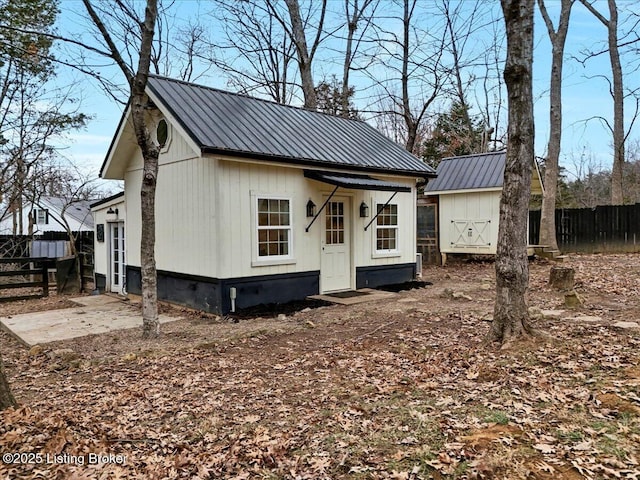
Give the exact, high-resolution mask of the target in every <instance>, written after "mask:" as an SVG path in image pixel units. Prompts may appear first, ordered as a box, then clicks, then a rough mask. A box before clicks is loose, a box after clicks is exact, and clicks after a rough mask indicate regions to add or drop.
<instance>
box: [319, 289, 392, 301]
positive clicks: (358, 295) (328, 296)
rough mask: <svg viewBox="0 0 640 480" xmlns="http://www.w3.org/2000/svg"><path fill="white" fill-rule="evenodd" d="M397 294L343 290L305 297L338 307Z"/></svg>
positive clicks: (369, 290) (364, 290) (368, 290)
mask: <svg viewBox="0 0 640 480" xmlns="http://www.w3.org/2000/svg"><path fill="white" fill-rule="evenodd" d="M396 295H397V293H394V292H385V291H382V290H375V289H373V288H360V289H358V290H344V291H341V292H327V293H322V294H320V295H311V296H309V297H307V298H308V299H310V300H324V301H325V302H331V303H337V304H339V305H355V304H357V303H364V302H371V301H374V300H381V299H384V298H390V297H394V296H396Z"/></svg>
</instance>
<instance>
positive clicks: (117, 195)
mask: <svg viewBox="0 0 640 480" xmlns="http://www.w3.org/2000/svg"><path fill="white" fill-rule="evenodd" d="M118 197H124V192H118V193H116V194H115V195H111V196H109V197H107V198H103V199H102V200H98V201H97V202H93V203H92V204H91V205H89V206H90V207H91V208H95V207H99V206H100V205H103V204H105V203H107V202H110V201H111V200H115V199H116V198H118Z"/></svg>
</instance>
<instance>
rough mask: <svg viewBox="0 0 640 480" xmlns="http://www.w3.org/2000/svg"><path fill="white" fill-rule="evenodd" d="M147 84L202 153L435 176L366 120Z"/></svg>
mask: <svg viewBox="0 0 640 480" xmlns="http://www.w3.org/2000/svg"><path fill="white" fill-rule="evenodd" d="M148 88H149V90H150V92H151V93H153V94H154V96H155V97H157V98H158V99H159V101H160V102H161V103H162V105H163V106H164V107H165V108H166V109H168V110H169V112H170V113H171V115H172V116H173V117H174V118H176V119H177V121H178V122H179V123H180V124H181V127H182V128H183V129H184V130H185V131H186V132H187V134H188V135H189V136H190V137H191V139H192V140H193V141H194V142H195V143H196V144H197V145H198V146H199V147H200V148H201V150H202V151H203V152H204V153H216V154H227V155H241V156H245V157H251V158H257V159H265V160H272V161H278V162H285V163H294V164H300V165H306V166H316V167H321V168H322V167H324V168H337V169H349V170H356V171H368V172H379V173H388V174H396V175H409V176H419V177H433V176H434V175H435V171H434V170H433V168H431V167H430V166H428V165H427V164H425V163H424V162H422V161H421V160H420V159H418V158H417V157H415V156H414V155H412V154H411V153H409V152H407V151H406V150H405V149H404V148H402V147H401V146H400V145H398V144H397V143H395V142H393V141H392V140H390V139H389V138H387V137H385V136H384V135H383V134H382V133H380V132H379V131H378V130H376V129H375V128H373V127H371V126H370V125H368V124H367V123H365V122H362V121H358V120H351V119H347V118H342V117H336V116H332V115H327V114H324V113H320V112H314V111H310V110H305V109H302V108H297V107H291V106H285V105H281V104H278V103H274V102H270V101H267V100H261V99H256V98H252V97H248V96H245V95H239V94H235V93H229V92H225V91H222V90H217V89H214V88H209V87H205V86H201V85H196V84H192V83H187V82H183V81H179V80H174V79H169V78H165V77H159V76H156V75H150V76H149V82H148Z"/></svg>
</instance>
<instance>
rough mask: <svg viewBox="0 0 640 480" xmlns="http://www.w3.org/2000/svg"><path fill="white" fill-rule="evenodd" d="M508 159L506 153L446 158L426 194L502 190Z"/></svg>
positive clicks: (429, 184) (439, 166)
mask: <svg viewBox="0 0 640 480" xmlns="http://www.w3.org/2000/svg"><path fill="white" fill-rule="evenodd" d="M506 158H507V153H506V152H505V151H501V152H488V153H476V154H473V155H465V156H462V157H450V158H444V159H442V161H441V162H440V165H438V169H437V173H438V177H437V178H435V179H433V180H430V181H429V183H428V184H427V186H426V187H425V192H441V191H448V190H472V189H486V188H501V187H502V183H503V181H504V165H505V161H506Z"/></svg>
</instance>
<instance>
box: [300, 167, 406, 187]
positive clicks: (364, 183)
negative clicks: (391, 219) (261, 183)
mask: <svg viewBox="0 0 640 480" xmlns="http://www.w3.org/2000/svg"><path fill="white" fill-rule="evenodd" d="M304 176H305V177H306V178H310V179H312V180H317V181H319V182H324V183H328V184H329V185H335V186H336V187H342V188H351V189H354V190H378V191H383V192H410V191H411V187H407V186H406V185H402V184H400V183H392V182H387V181H386V180H379V179H377V178H373V177H370V176H368V175H355V174H348V173H336V172H323V171H318V170H305V171H304Z"/></svg>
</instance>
